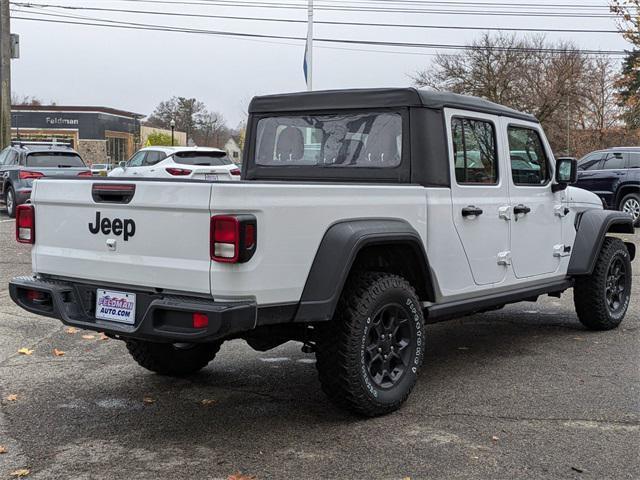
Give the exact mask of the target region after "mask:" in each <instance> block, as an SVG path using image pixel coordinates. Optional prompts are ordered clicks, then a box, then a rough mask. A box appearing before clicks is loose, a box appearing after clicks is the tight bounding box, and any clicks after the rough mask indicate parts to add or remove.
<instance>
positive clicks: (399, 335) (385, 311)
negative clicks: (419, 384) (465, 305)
mask: <svg viewBox="0 0 640 480" xmlns="http://www.w3.org/2000/svg"><path fill="white" fill-rule="evenodd" d="M317 347H318V348H317V352H316V358H317V364H316V365H317V368H318V373H319V376H320V383H321V384H322V389H323V390H324V392H325V393H326V394H327V396H328V397H329V398H330V399H331V400H332V401H333V402H334V403H336V404H337V405H338V406H340V407H342V408H345V409H347V410H350V411H353V412H355V413H358V414H360V415H364V416H369V417H373V416H378V415H384V414H386V413H390V412H392V411H394V410H397V409H398V408H400V406H401V405H402V404H403V403H404V401H405V400H406V399H407V397H408V396H409V394H410V393H411V390H412V389H413V387H414V385H415V383H416V380H417V376H418V371H419V369H420V367H421V366H422V360H423V357H424V347H425V346H424V318H423V315H422V309H421V308H420V301H419V300H418V297H417V296H416V293H415V291H414V290H413V288H412V287H411V285H410V284H409V282H407V281H406V280H405V279H404V278H402V277H399V276H397V275H391V274H384V273H363V274H360V275H358V276H356V277H354V278H353V279H351V281H350V282H349V284H348V285H347V287H346V288H345V292H344V293H343V295H342V298H341V300H340V304H339V305H338V309H337V311H336V315H335V317H334V319H333V320H332V321H330V322H327V323H326V324H323V325H321V326H320V327H319V328H318V344H317Z"/></svg>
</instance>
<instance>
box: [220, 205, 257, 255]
mask: <svg viewBox="0 0 640 480" xmlns="http://www.w3.org/2000/svg"><path fill="white" fill-rule="evenodd" d="M256 246H257V222H256V217H254V216H253V215H216V216H214V217H211V259H212V260H215V261H216V262H221V263H245V262H248V261H249V260H250V259H251V257H253V254H254V253H255V252H256Z"/></svg>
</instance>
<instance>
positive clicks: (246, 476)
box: [227, 472, 258, 480]
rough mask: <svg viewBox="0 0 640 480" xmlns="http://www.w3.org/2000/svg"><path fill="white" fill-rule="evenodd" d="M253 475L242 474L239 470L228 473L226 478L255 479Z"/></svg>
mask: <svg viewBox="0 0 640 480" xmlns="http://www.w3.org/2000/svg"><path fill="white" fill-rule="evenodd" d="M257 478H258V477H256V476H255V475H243V474H241V473H240V472H238V473H234V474H233V475H229V476H228V477H227V480H257Z"/></svg>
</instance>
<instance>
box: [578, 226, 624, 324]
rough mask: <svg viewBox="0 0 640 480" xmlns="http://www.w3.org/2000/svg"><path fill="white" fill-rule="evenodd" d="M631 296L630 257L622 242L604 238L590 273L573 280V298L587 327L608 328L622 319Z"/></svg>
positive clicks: (581, 320)
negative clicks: (574, 281) (574, 282)
mask: <svg viewBox="0 0 640 480" xmlns="http://www.w3.org/2000/svg"><path fill="white" fill-rule="evenodd" d="M630 299H631V258H630V256H629V251H628V250H627V247H626V246H625V244H624V242H623V241H622V240H620V239H619V238H611V237H607V238H605V240H604V243H603V244H602V248H601V249H600V253H599V255H598V259H597V261H596V266H595V268H594V269H593V273H592V274H591V275H588V276H585V277H579V278H577V279H576V284H575V287H574V288H573V301H574V304H575V307H576V313H577V314H578V319H579V320H580V322H581V323H582V324H583V325H584V326H585V327H587V328H588V329H590V330H611V329H613V328H616V327H617V326H618V325H620V323H621V322H622V320H623V319H624V316H625V314H626V313H627V309H628V308H629V300H630Z"/></svg>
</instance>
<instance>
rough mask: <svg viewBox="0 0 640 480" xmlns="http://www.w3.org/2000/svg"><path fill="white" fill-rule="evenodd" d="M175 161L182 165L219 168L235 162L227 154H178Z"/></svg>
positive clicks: (175, 155) (174, 156) (174, 157)
mask: <svg viewBox="0 0 640 480" xmlns="http://www.w3.org/2000/svg"><path fill="white" fill-rule="evenodd" d="M173 161H174V162H176V163H180V164H182V165H194V166H198V165H201V166H207V167H217V166H220V165H231V164H232V163H233V162H232V161H231V160H230V159H229V157H228V155H227V154H226V153H225V152H178V153H175V154H174V155H173Z"/></svg>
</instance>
